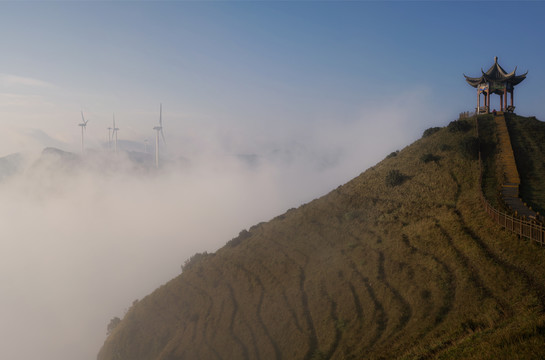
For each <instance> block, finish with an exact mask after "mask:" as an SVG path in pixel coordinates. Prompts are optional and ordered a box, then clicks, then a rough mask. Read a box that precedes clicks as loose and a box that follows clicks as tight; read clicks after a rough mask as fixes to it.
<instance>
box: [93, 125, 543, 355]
mask: <svg viewBox="0 0 545 360" xmlns="http://www.w3.org/2000/svg"><path fill="white" fill-rule="evenodd" d="M473 121H474V120H473V119H470V120H468V121H458V122H453V123H451V124H450V125H449V126H448V127H446V128H442V129H439V128H433V129H429V130H427V131H426V132H425V136H424V137H423V138H422V139H420V140H418V141H417V142H415V143H414V144H412V145H411V146H408V147H406V148H405V149H403V150H401V151H400V152H399V153H392V154H391V155H389V156H388V157H387V158H386V159H385V160H384V161H382V162H380V163H379V164H377V165H376V166H374V167H372V168H370V169H368V170H367V171H365V172H364V173H362V174H361V175H360V176H358V177H357V178H355V179H353V180H352V181H350V182H348V183H347V184H345V185H343V186H340V187H338V188H337V189H335V190H333V191H332V192H330V193H329V194H327V195H326V196H323V197H321V198H319V199H316V200H314V201H312V202H310V203H309V204H306V205H303V206H301V207H299V208H298V209H291V210H289V211H287V212H286V213H285V214H283V215H280V216H278V217H276V218H275V219H273V220H271V221H269V222H267V223H262V224H258V225H256V226H254V227H252V228H251V229H249V230H248V231H242V232H241V234H240V236H239V237H238V238H235V239H233V240H231V241H229V242H228V243H227V244H226V246H224V247H223V248H221V249H220V250H218V251H217V252H216V253H215V254H199V255H195V256H194V257H193V258H192V259H191V260H190V261H188V262H187V263H186V264H185V266H184V270H183V273H182V274H181V275H180V276H178V277H177V278H175V279H173V280H171V281H170V282H168V283H167V284H165V285H163V286H161V287H160V288H158V289H157V290H156V291H155V292H153V293H152V294H151V295H149V296H147V297H145V298H144V299H142V300H140V301H138V302H135V304H133V306H132V307H131V308H130V309H129V311H128V312H127V314H126V315H125V317H124V319H123V320H122V321H121V322H120V324H119V325H118V326H117V327H116V328H115V329H113V331H112V333H111V334H110V336H109V337H108V338H107V340H106V342H105V344H104V347H103V348H102V349H101V351H100V353H99V355H98V359H99V360H115V359H123V360H174V359H309V360H310V359H362V358H365V359H391V358H409V359H411V358H415V359H416V358H418V359H425V358H446V359H459V358H464V359H483V358H490V359H492V358H500V359H515V358H526V359H528V358H543V357H545V347H544V346H543V344H544V343H545V314H544V310H545V267H544V266H543V265H544V264H545V253H544V252H543V250H541V249H539V248H538V247H536V246H534V245H533V244H531V243H528V242H524V241H521V240H519V239H518V238H517V237H516V236H512V235H510V234H509V233H507V232H505V231H502V230H501V229H500V228H499V227H498V226H496V225H494V224H493V223H492V221H491V220H490V219H489V218H488V215H487V214H486V213H485V212H484V211H483V210H482V207H481V203H480V201H479V194H480V189H479V185H478V179H479V166H478V161H477V153H476V147H475V146H474V144H475V143H476V138H475V136H476V132H475V130H474V129H475V127H474V122H473Z"/></svg>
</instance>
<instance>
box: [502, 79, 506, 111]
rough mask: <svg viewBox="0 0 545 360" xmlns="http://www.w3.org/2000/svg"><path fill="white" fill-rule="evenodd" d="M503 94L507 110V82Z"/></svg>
mask: <svg viewBox="0 0 545 360" xmlns="http://www.w3.org/2000/svg"><path fill="white" fill-rule="evenodd" d="M503 96H504V97H505V99H504V101H503V103H504V104H505V106H504V109H503V111H507V84H506V85H505V90H504V91H503Z"/></svg>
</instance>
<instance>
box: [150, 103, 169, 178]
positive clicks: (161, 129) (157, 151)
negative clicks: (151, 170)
mask: <svg viewBox="0 0 545 360" xmlns="http://www.w3.org/2000/svg"><path fill="white" fill-rule="evenodd" d="M153 130H155V131H156V132H157V133H156V134H155V167H156V168H159V133H161V136H162V137H163V143H164V144H165V145H166V144H167V141H166V140H165V134H164V133H163V104H160V105H159V126H155V127H154V128H153Z"/></svg>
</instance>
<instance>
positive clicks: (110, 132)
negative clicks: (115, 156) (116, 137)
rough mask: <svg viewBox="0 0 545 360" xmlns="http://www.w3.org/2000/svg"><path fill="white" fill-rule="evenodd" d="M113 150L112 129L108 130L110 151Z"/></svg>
mask: <svg viewBox="0 0 545 360" xmlns="http://www.w3.org/2000/svg"><path fill="white" fill-rule="evenodd" d="M110 150H112V128H111V127H109V128H108V151H110Z"/></svg>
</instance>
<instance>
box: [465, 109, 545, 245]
mask: <svg viewBox="0 0 545 360" xmlns="http://www.w3.org/2000/svg"><path fill="white" fill-rule="evenodd" d="M500 117H501V118H500V119H498V117H495V121H496V124H497V125H499V126H498V129H499V131H498V132H499V134H498V140H499V145H500V153H501V154H500V157H499V160H500V162H502V163H503V164H502V165H503V167H504V170H505V174H504V179H503V180H504V183H503V185H502V200H503V201H504V202H505V203H506V204H507V205H508V206H510V207H511V208H512V209H513V210H514V211H515V214H517V215H520V214H524V215H523V216H522V217H520V216H514V215H510V214H507V213H505V212H503V211H500V210H498V209H496V208H494V207H493V206H492V205H491V204H490V203H489V202H488V200H486V198H485V196H484V193H483V189H482V176H483V167H482V161H481V151H480V150H479V171H480V174H479V186H480V193H481V202H482V203H483V206H484V209H485V211H486V212H487V213H488V214H489V215H490V217H491V218H492V220H494V221H495V222H496V223H497V224H499V225H500V226H502V227H503V228H505V229H506V230H509V231H511V232H513V233H515V234H517V235H519V236H520V237H524V238H527V239H530V240H533V241H535V242H537V243H539V244H540V245H541V246H543V245H544V244H545V228H544V227H543V225H542V224H541V223H540V222H538V221H537V217H538V215H537V214H536V213H535V212H534V211H533V210H531V209H528V208H527V207H526V206H525V205H524V203H523V202H522V200H521V199H520V198H519V197H518V185H519V184H520V178H519V175H518V171H517V169H516V163H515V157H514V154H513V148H512V146H511V141H510V138H509V132H508V130H507V126H505V118H504V117H503V114H500ZM498 120H499V121H498ZM475 121H476V125H477V134H478V132H479V122H478V119H476V120H475ZM502 123H503V124H502ZM515 185H516V194H511V193H510V192H509V191H507V193H506V191H505V190H506V188H509V187H515ZM513 190H514V189H513ZM528 218H530V220H528Z"/></svg>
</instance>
